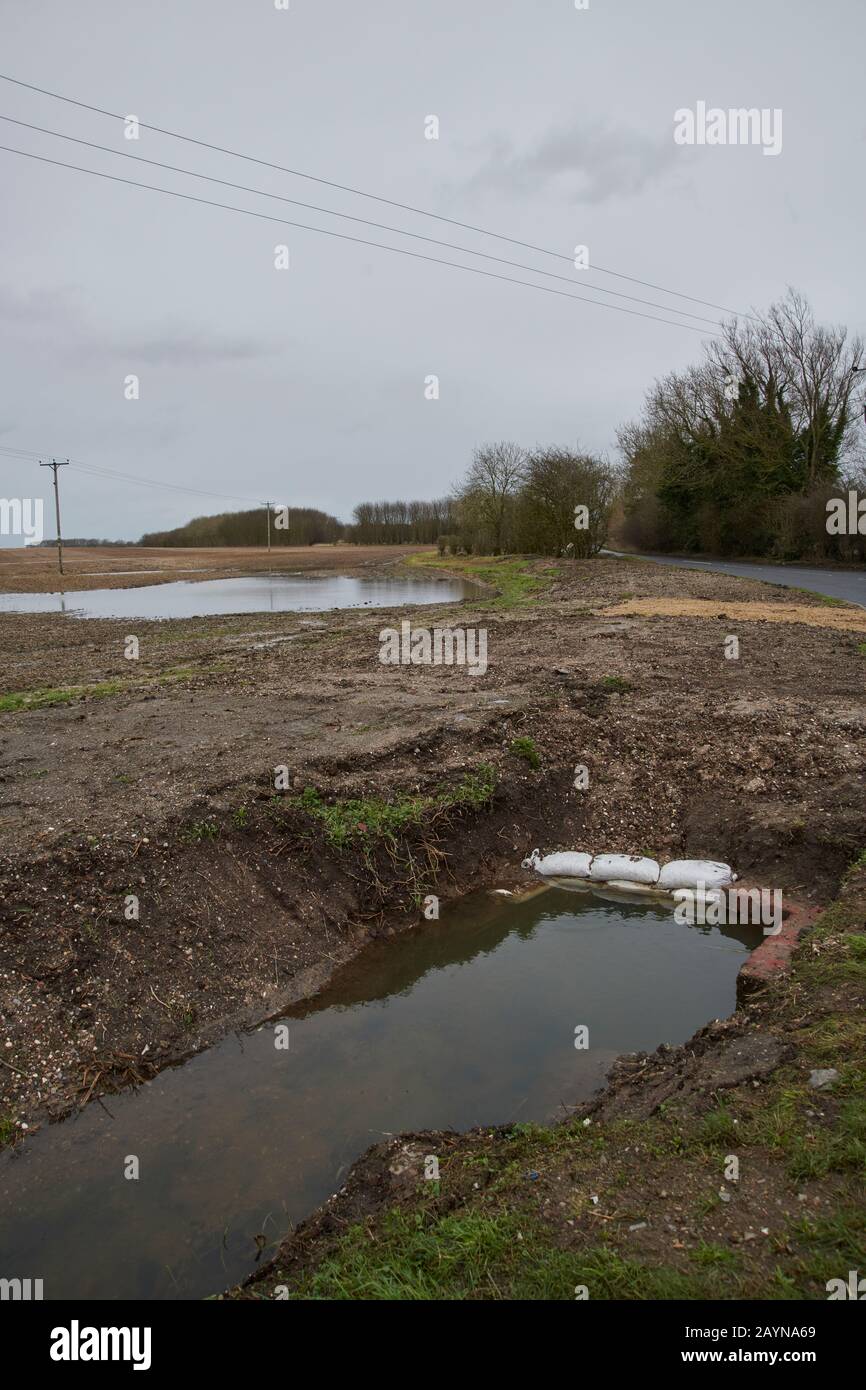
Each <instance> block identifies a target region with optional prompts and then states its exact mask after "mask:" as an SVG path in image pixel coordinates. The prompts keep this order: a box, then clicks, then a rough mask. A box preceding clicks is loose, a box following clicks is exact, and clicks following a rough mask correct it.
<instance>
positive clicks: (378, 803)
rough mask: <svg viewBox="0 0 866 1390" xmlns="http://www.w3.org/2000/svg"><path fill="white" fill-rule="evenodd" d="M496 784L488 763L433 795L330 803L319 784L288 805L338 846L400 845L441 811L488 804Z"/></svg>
mask: <svg viewBox="0 0 866 1390" xmlns="http://www.w3.org/2000/svg"><path fill="white" fill-rule="evenodd" d="M495 786H496V773H495V770H494V769H493V768H492V767H490V766H489V765H488V764H486V763H484V764H482V765H481V766H480V767H479V768H478V769H477V771H476V772H470V773H467V774H466V776H465V777H463V778H462V779H461V780H460V781H459V782H458V783H457V785H456V786H455V787H448V788H446V789H445V790H443V791H440V792H437V793H435V794H433V795H431V796H400V797H397V798H396V799H394V800H392V801H383V800H380V799H378V798H376V797H371V798H369V799H358V798H351V799H349V800H345V801H340V800H337V801H334V802H326V801H325V800H324V799H323V798H322V796H321V795H320V793H319V792H317V791H316V789H315V787H305V788H304V790H303V792H302V793H301V795H300V796H299V797H292V798H290V799H289V800H288V804H289V805H290V806H291V805H293V806H296V807H297V808H298V809H299V810H301V811H304V812H306V814H307V815H309V816H311V817H313V818H314V819H315V820H317V821H319V822H321V824H322V826H323V827H324V832H325V838H326V840H327V841H328V843H329V844H332V845H334V846H335V847H336V848H337V849H343V848H344V847H345V846H346V845H348V844H349V843H350V842H352V841H355V840H359V839H364V840H366V841H368V842H373V841H375V840H379V839H380V840H384V841H386V842H389V843H390V844H391V845H392V846H394V847H396V842H397V837H398V836H399V835H402V834H404V833H405V832H406V831H407V830H408V829H409V828H410V827H412V826H420V825H422V824H425V823H427V822H428V821H430V820H431V819H432V818H434V817H435V816H436V814H437V813H438V812H441V811H448V810H456V809H459V808H460V807H470V806H476V807H477V806H483V805H485V804H486V802H488V801H489V800H490V797H491V796H492V795H493V790H494V788H495ZM285 804H286V801H285V800H284V799H280V798H278V799H276V807H282V806H284V805H285Z"/></svg>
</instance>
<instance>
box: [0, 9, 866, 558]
mask: <svg viewBox="0 0 866 1390" xmlns="http://www.w3.org/2000/svg"><path fill="white" fill-rule="evenodd" d="M589 5H590V7H589V9H588V10H585V11H581V10H577V9H576V8H575V4H574V0H510V2H509V0H365V3H358V0H290V8H289V9H288V11H284V10H278V9H276V7H275V4H274V0H147V3H146V4H118V3H117V0H98V2H97V0H76V3H75V4H69V3H68V0H40V3H39V4H38V5H34V4H25V3H22V0H0V16H2V45H0V54H2V57H0V70H2V71H3V72H4V73H6V74H8V75H11V76H14V77H16V78H19V79H21V80H22V81H24V82H29V83H33V84H36V85H38V86H41V87H46V88H50V89H51V90H52V91H55V92H59V93H62V94H64V95H67V96H70V97H74V98H76V99H78V100H80V101H83V102H87V103H90V104H91V105H95V106H99V107H104V108H106V109H108V110H110V111H114V112H119V113H123V114H127V113H131V114H135V115H137V116H138V117H139V119H140V120H141V121H145V122H149V123H151V124H154V125H157V126H162V127H168V128H170V129H172V130H174V131H178V132H181V133H183V134H187V135H191V136H195V137H196V138H198V139H201V140H205V141H209V142H211V143H215V144H218V145H224V146H228V147H231V148H232V149H235V150H238V151H242V152H243V153H246V154H250V155H255V156H257V157H258V158H260V159H263V160H268V161H272V162H275V163H277V164H281V165H288V166H290V167H291V168H293V169H297V170H301V171H304V172H306V173H310V174H315V175H317V176H319V177H321V178H325V179H330V180H334V181H336V182H338V183H344V184H350V185H352V186H353V187H358V188H363V189H364V190H366V191H369V192H373V193H378V194H380V195H381V196H384V197H387V198H391V199H394V200H397V201H399V202H401V203H408V204H413V205H415V206H418V207H422V208H425V209H428V210H433V211H436V212H438V213H440V214H443V215H445V216H447V217H452V218H456V219H459V220H461V221H465V222H469V223H473V224H475V225H479V226H482V227H485V228H490V229H495V230H496V231H499V232H503V233H505V234H507V235H509V236H512V237H515V238H518V239H520V240H522V241H527V242H532V243H534V244H536V245H540V246H544V247H548V248H551V249H553V250H556V251H559V252H562V253H565V254H571V252H572V250H573V248H574V246H575V245H576V244H585V245H586V246H588V248H589V259H590V263H591V265H593V266H599V265H601V266H605V267H607V268H608V269H613V270H617V271H619V272H621V273H622V274H626V275H631V276H635V277H638V278H639V279H643V280H648V281H652V282H654V283H655V284H656V285H662V286H665V287H668V288H670V289H675V290H680V291H682V292H684V293H687V294H690V295H695V296H697V297H699V298H700V299H704V300H709V301H714V302H715V303H717V304H719V305H722V306H725V307H730V308H732V309H737V310H749V309H750V308H752V307H753V306H757V307H760V308H764V307H766V306H767V305H768V304H769V303H770V302H771V301H772V300H773V299H774V298H777V297H778V296H780V295H781V294H783V293H784V290H785V287H786V285H787V284H793V285H796V286H797V287H798V288H800V289H801V290H803V291H804V292H805V293H806V294H807V296H808V297H809V299H810V300H811V302H812V304H813V307H814V309H815V312H816V314H817V315H818V317H819V318H821V319H824V320H828V321H832V322H843V323H845V324H847V325H848V326H849V327H850V328H851V329H852V330H854V331H857V332H864V331H866V291H864V276H863V265H864V227H866V194H864V177H863V171H864V168H866V160H864V153H866V110H864V96H863V93H864V79H863V63H864V39H866V7H864V5H863V3H862V0H822V3H821V4H817V3H809V2H808V0H725V2H724V3H723V4H719V3H708V2H707V0H657V2H655V3H654V0H589ZM699 101H705V102H706V103H707V105H708V106H710V107H721V108H725V109H727V108H730V107H757V108H770V109H775V108H779V109H781V111H782V113H783V125H782V131H783V141H782V150H781V153H780V154H779V155H778V157H773V156H767V155H765V154H764V153H763V150H762V148H761V147H760V146H755V145H732V146H706V145H705V146H683V145H678V144H676V143H675V141H674V138H673V136H674V112H675V111H676V110H678V109H681V108H694V107H695V106H696V104H697V103H698V102H699ZM0 113H2V114H3V115H6V116H13V117H16V118H17V119H19V120H23V121H28V122H31V123H33V124H36V125H40V126H44V127H48V128H50V129H52V130H56V131H62V132H64V133H66V134H68V135H75V136H77V137H79V138H81V139H85V140H90V141H95V142H98V143H100V144H104V145H107V146H110V147H111V148H112V150H114V149H116V150H122V151H124V152H125V153H127V154H136V155H140V156H144V157H146V158H149V159H155V160H161V161H164V162H166V163H170V164H175V165H180V166H183V167H184V168H187V169H196V170H198V171H199V172H202V173H207V174H210V175H214V176H217V177H219V178H223V179H227V180H232V181H235V182H238V183H243V184H246V185H248V186H250V187H253V188H256V189H263V190H266V191H268V192H271V193H278V194H280V195H282V196H283V197H288V198H295V199H300V200H302V201H306V202H310V203H316V204H320V205H322V206H325V207H330V208H333V209H335V210H337V211H340V212H350V213H352V214H354V215H355V216H359V217H366V218H371V219H373V220H375V221H379V222H387V223H390V224H392V225H394V226H396V227H401V228H404V229H408V230H411V231H414V232H417V233H421V234H424V235H427V236H431V237H438V238H440V239H444V240H446V241H453V242H462V244H464V245H467V246H470V245H471V246H472V247H474V248H475V249H480V250H485V251H487V252H488V253H490V254H493V255H499V256H503V257H506V258H509V259H513V260H517V261H522V262H525V263H526V264H533V265H535V266H537V267H539V268H540V269H543V270H546V271H548V272H553V273H554V274H563V275H565V276H567V277H568V276H571V277H573V278H574V280H575V284H574V290H575V291H576V292H578V293H585V294H592V293H593V291H592V289H591V288H589V287H590V286H598V287H601V286H603V287H605V288H607V289H610V290H618V291H620V292H621V293H631V294H634V295H637V296H640V297H643V298H645V299H648V300H655V301H657V302H659V303H663V304H665V305H667V306H670V307H671V308H680V309H688V310H690V311H691V312H693V313H696V314H706V315H708V316H710V317H718V313H717V311H714V310H712V309H709V308H706V307H702V306H701V305H698V304H689V303H687V302H686V301H685V300H677V299H675V298H670V297H667V296H662V295H660V294H659V293H658V291H653V290H649V289H646V288H642V287H641V286H639V285H630V284H629V283H628V282H627V281H624V280H619V279H614V278H612V277H610V276H607V275H604V274H600V273H598V272H597V271H592V270H591V271H589V272H580V271H576V270H574V269H573V268H572V267H571V266H570V265H569V264H568V263H567V262H565V261H559V262H557V261H555V260H553V259H551V258H546V257H544V256H541V255H533V254H532V253H531V252H526V251H521V250H520V249H519V248H517V247H514V246H508V245H506V244H505V243H503V242H498V241H496V240H491V239H489V238H488V239H484V238H482V237H477V236H472V235H470V234H469V233H466V232H462V231H461V230H460V229H458V228H456V227H448V226H447V225H445V224H443V223H441V222H435V221H432V220H430V219H427V218H424V217H421V216H416V215H412V214H409V213H404V212H400V211H399V210H397V209H395V208H389V207H385V206H383V205H382V204H380V203H378V204H377V203H375V202H372V201H370V200H368V199H363V198H358V197H353V196H351V195H349V194H346V193H341V192H339V191H337V190H334V189H329V188H325V187H322V186H321V185H320V184H316V183H312V182H309V181H306V180H303V179H300V178H297V177H291V176H290V175H288V174H283V173H279V172H275V171H271V170H268V169H265V168H261V167H256V166H255V165H253V164H250V163H247V162H245V161H242V160H238V159H232V158H230V157H229V156H226V155H220V154H217V153H212V152H210V151H208V150H203V149H200V148H197V147H195V146H192V145H189V144H186V143H183V142H181V141H178V140H174V139H171V138H168V137H165V136H159V135H155V134H152V133H150V132H148V131H142V132H141V136H140V139H139V140H138V141H128V140H125V139H124V138H123V126H122V123H121V122H119V121H115V120H111V119H109V118H107V117H105V116H100V115H97V114H95V113H91V112H88V111H84V110H81V109H79V108H77V107H74V106H70V105H67V104H65V103H62V102H59V101H56V100H52V99H51V98H49V97H47V96H42V95H38V94H37V93H34V92H31V91H27V90H24V89H23V88H20V87H16V86H12V85H10V84H9V83H6V82H0ZM429 116H436V117H437V118H438V122H439V138H438V140H432V139H426V138H425V122H426V121H427V118H428V117H429ZM0 144H4V145H8V146H14V147H17V148H18V149H23V150H27V151H30V152H33V153H36V154H39V155H42V156H46V157H48V158H51V159H57V160H63V161H65V162H67V163H74V164H78V165H83V166H87V167H89V168H92V169H99V170H102V171H105V172H111V173H114V174H118V175H121V176H124V177H127V178H137V179H140V180H142V181H144V182H149V183H154V184H160V185H162V186H163V187H166V188H173V189H178V190H184V191H187V192H189V193H193V194H196V195H197V196H200V197H203V198H210V199H213V200H216V201H221V202H229V203H235V204H237V205H238V206H243V207H246V208H251V209H256V210H258V211H260V212H264V213H267V214H269V215H271V216H274V217H277V218H280V217H285V218H290V219H294V220H299V221H306V222H310V223H312V224H314V225H318V226H322V227H324V226H327V227H330V228H332V229H334V230H339V231H343V232H348V233H352V234H355V235H360V236H366V237H368V238H370V239H373V240H379V241H384V242H387V243H388V244H390V245H402V246H405V247H407V248H408V249H413V250H415V251H419V252H426V253H428V254H430V255H433V256H441V257H444V258H450V259H455V260H461V261H462V262H463V263H465V264H471V265H476V266H478V267H481V268H486V269H488V270H494V271H499V272H501V273H502V274H505V275H514V276H519V277H522V278H524V279H527V278H531V277H530V276H529V275H528V274H527V273H526V272H524V271H521V270H513V269H509V268H508V267H507V266H496V265H495V264H493V263H491V262H484V261H482V260H477V259H475V258H473V257H471V256H466V255H463V256H461V255H459V254H456V253H454V252H451V251H448V250H444V249H441V248H437V247H435V246H425V244H424V243H423V242H417V241H411V240H407V239H404V238H401V237H399V236H396V235H393V234H390V233H387V232H385V233H383V232H379V231H376V230H373V229H369V228H368V229H365V228H363V227H361V226H358V225H357V224H355V225H353V224H352V223H347V222H344V221H341V220H340V219H337V218H333V217H328V216H327V215H326V214H324V213H311V212H309V211H305V210H304V209H298V208H295V207H292V206H291V204H287V203H282V204H281V203H279V202H278V201H276V200H273V199H269V198H265V197H257V196H256V195H255V194H252V193H238V192H236V191H233V190H231V189H226V188H222V189H221V188H219V187H218V186H217V185H214V184H208V183H205V182H203V181H201V180H198V179H192V178H189V177H182V176H181V175H178V174H173V173H170V172H166V171H164V170H160V169H154V168H152V167H148V166H146V165H143V166H138V167H136V166H135V165H134V164H133V161H132V160H131V159H128V158H123V157H118V156H117V155H115V154H112V153H104V152H102V151H99V150H92V149H87V148H84V147H82V146H78V145H73V144H70V143H68V142H67V141H64V140H60V139H57V138H55V137H52V136H49V135H46V134H39V133H36V132H33V131H29V130H24V129H22V128H21V127H16V126H14V125H10V124H8V123H7V122H5V121H4V122H0ZM0 170H2V190H3V217H2V224H0V226H2V230H0V328H2V359H0V447H2V448H5V449H14V450H21V451H33V452H35V453H41V452H43V451H44V452H45V454H46V455H50V454H51V453H54V454H56V455H57V456H60V457H67V456H69V457H70V458H72V459H77V460H80V461H81V462H83V463H87V464H91V465H94V466H96V467H98V468H101V469H106V470H118V471H122V472H127V473H134V474H138V475H142V476H144V477H146V478H149V479H153V480H154V481H159V482H170V483H172V484H174V485H179V484H184V485H188V486H189V487H191V488H192V487H195V488H202V489H213V490H215V491H217V492H225V493H227V494H232V495H235V494H236V495H237V496H238V499H239V500H238V502H237V503H234V504H233V503H232V502H231V501H229V500H226V501H225V502H221V501H220V500H219V499H217V498H213V499H208V498H204V497H196V496H194V495H184V494H182V493H180V492H171V491H163V490H159V489H157V488H152V487H142V486H137V485H135V484H133V483H127V482H122V481H120V480H114V479H112V480H108V481H105V480H102V479H97V478H95V477H93V476H92V475H89V474H87V473H85V472H81V471H78V470H73V469H72V468H70V469H66V470H64V475H65V476H64V477H63V479H62V495H63V507H64V531H65V532H66V534H67V535H69V536H74V535H86V536H106V537H110V538H126V539H132V538H137V537H138V536H140V535H141V534H142V532H144V531H148V530H152V529H156V528H163V527H168V526H173V525H178V524H180V523H182V522H184V521H186V520H188V519H189V518H190V517H191V516H194V515H201V514H203V513H210V512H214V511H221V510H224V509H226V508H230V507H232V506H233V505H236V506H241V505H242V502H241V500H240V499H242V498H252V499H258V498H272V499H274V500H276V501H278V502H282V503H288V504H290V505H292V504H294V505H303V506H319V507H322V508H324V509H325V510H327V511H331V512H334V513H336V514H337V515H338V516H340V517H342V518H345V519H348V518H349V517H350V514H351V509H352V507H353V505H354V504H355V503H356V502H358V501H359V500H362V499H365V498H374V497H382V496H404V497H405V496H416V497H432V496H436V495H439V494H442V493H444V492H447V491H448V490H449V488H450V486H451V484H452V483H453V482H455V481H456V480H457V479H458V478H459V477H460V475H461V474H462V472H463V470H464V468H465V466H466V463H467V461H468V459H469V456H470V453H471V450H472V448H473V446H475V445H476V444H479V443H481V442H483V441H484V440H488V439H495V438H512V439H515V440H517V441H519V442H521V443H523V444H525V445H532V444H535V443H537V442H541V443H553V442H556V443H561V444H574V443H578V442H579V443H580V444H582V445H583V446H585V447H587V448H591V449H596V450H610V451H612V450H613V448H614V432H615V429H616V427H617V425H618V424H620V423H622V422H623V421H624V420H626V419H628V418H630V417H633V416H634V415H635V414H636V413H637V412H638V411H639V408H640V405H641V401H642V398H643V395H644V393H645V391H646V389H647V388H648V387H649V385H650V384H651V382H652V380H653V378H654V377H656V376H658V375H662V374H664V373H665V372H667V371H670V370H671V369H674V368H678V367H684V366H685V365H687V364H688V363H689V362H690V361H691V360H694V359H695V358H696V357H697V356H698V355H699V354H700V351H701V336H700V334H699V333H695V332H692V331H689V330H688V329H687V328H684V327H679V326H669V325H667V324H663V323H658V322H651V321H647V320H644V319H641V318H636V317H630V316H629V315H626V314H623V313H618V312H614V311H613V310H611V309H605V308H596V307H594V306H593V305H590V304H584V303H579V302H576V301H575V302H572V301H569V300H568V299H565V298H561V297H557V296H555V295H550V294H542V293H537V292H536V291H534V290H530V289H525V288H522V287H519V286H516V285H511V284H506V283H503V282H501V281H498V280H495V279H485V278H483V277H481V276H478V275H472V274H467V273H465V272H464V271H460V270H454V269H450V268H446V267H444V266H440V265H434V264H429V263H427V262H425V261H422V260H413V259H410V258H409V257H403V256H397V255H393V254H390V253H388V252H385V251H381V250H377V249H370V248H368V247H364V246H359V245H355V244H353V243H351V242H348V241H340V240H337V239H334V238H332V237H326V236H321V235H317V234H314V233H311V232H308V231H302V230H299V229H297V228H291V227H285V226H280V225H278V224H276V223H271V222H268V221H263V220H257V219H256V218H252V217H244V216H240V215H238V214H237V213H235V212H228V211H224V210H222V209H219V208H214V207H206V206H201V205H198V204H196V203H192V202H184V201H182V200H180V199H176V198H171V197H166V196H164V195H162V194H159V193H153V192H146V191H143V190H141V189H138V188H131V187H127V186H125V185H123V184H120V183H112V182H109V181H107V180H102V179H98V178H93V177H91V176H89V175H86V174H82V173H76V172H71V171H69V170H66V169H61V168H57V167H54V166H52V165H50V164H41V163H39V162H37V161H35V160H32V159H24V158H21V157H20V156H18V155H14V154H9V153H6V152H5V151H0ZM281 243H285V244H287V245H288V247H289V251H290V268H289V269H288V270H287V271H282V270H277V269H276V268H275V266H274V248H275V246H276V245H278V244H281ZM536 279H537V283H539V284H547V285H548V286H550V287H552V288H558V289H561V290H565V291H568V290H569V289H570V286H568V285H566V284H562V283H561V282H558V281H556V280H550V279H547V280H545V279H543V278H542V277H536ZM595 297H597V298H601V299H609V300H610V303H611V304H620V305H622V306H623V307H631V308H633V309H638V310H642V312H645V313H648V314H657V313H659V311H658V310H656V309H653V308H647V307H644V306H641V305H639V304H629V301H627V300H617V299H613V298H610V297H609V296H606V295H603V294H598V293H597V291H596V296H595ZM662 317H664V315H662ZM691 322H693V323H694V321H691ZM696 326H697V327H701V325H700V324H697V325H696ZM703 327H708V325H704V326H703ZM133 374H134V375H136V376H138V378H139V381H140V398H139V399H138V400H127V399H125V397H124V382H125V379H126V378H127V377H128V376H130V375H133ZM431 375H435V376H437V377H438V379H439V392H440V394H439V399H438V400H428V399H425V378H427V377H429V376H431ZM49 478H50V475H49V473H48V470H45V469H43V470H41V472H40V470H39V469H38V468H37V467H36V466H35V464H33V465H31V464H28V463H23V462H21V463H19V462H16V461H14V460H11V459H9V458H7V457H3V456H2V455H0V496H5V497H32V496H40V495H42V496H44V497H45V498H46V505H48V499H49V496H50V494H49V489H48V487H47V483H48V481H49ZM46 516H47V518H48V517H51V513H50V512H47V513H46ZM47 534H49V535H53V517H52V518H51V520H50V524H49V525H47ZM9 539H10V538H6V537H0V545H3V544H8V543H9ZM16 543H17V542H16Z"/></svg>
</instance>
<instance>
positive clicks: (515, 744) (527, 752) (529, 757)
mask: <svg viewBox="0 0 866 1390" xmlns="http://www.w3.org/2000/svg"><path fill="white" fill-rule="evenodd" d="M511 751H512V753H513V754H514V756H515V757H516V758H523V760H524V762H527V763H529V766H530V767H534V768H539V767H541V758H540V757H539V753H538V749H537V748H536V746H535V740H534V739H532V738H526V737H523V738H513V739H512V740H511Z"/></svg>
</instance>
